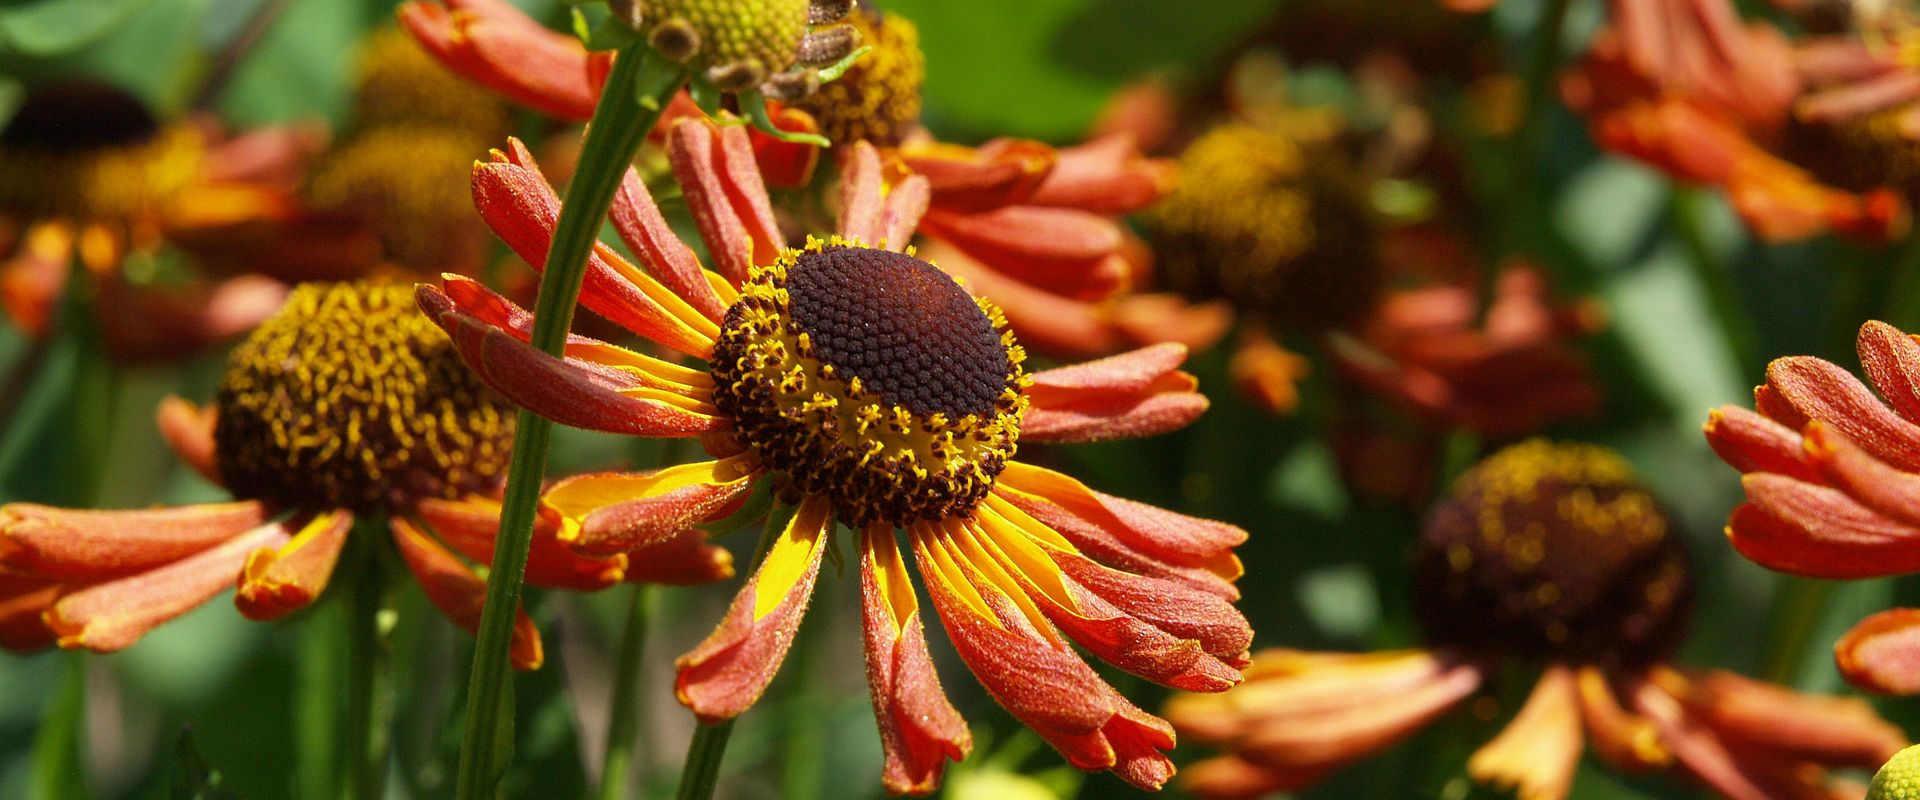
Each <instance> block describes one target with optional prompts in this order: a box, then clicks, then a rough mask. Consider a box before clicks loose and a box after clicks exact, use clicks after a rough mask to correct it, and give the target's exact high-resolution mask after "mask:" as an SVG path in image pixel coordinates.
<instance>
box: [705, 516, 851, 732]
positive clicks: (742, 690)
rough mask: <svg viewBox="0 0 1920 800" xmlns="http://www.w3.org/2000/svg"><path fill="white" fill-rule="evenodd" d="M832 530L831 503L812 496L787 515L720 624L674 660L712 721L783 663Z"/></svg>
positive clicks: (739, 706) (748, 702) (754, 694)
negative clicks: (777, 534)
mask: <svg viewBox="0 0 1920 800" xmlns="http://www.w3.org/2000/svg"><path fill="white" fill-rule="evenodd" d="M832 532H833V512H832V508H831V507H830V506H829V505H828V504H827V502H826V501H825V500H824V499H821V498H819V497H817V496H816V497H808V498H807V499H806V500H805V501H803V502H802V503H801V504H800V508H799V511H798V512H796V513H795V514H794V516H793V519H792V520H790V521H788V523H787V527H786V529H785V530H784V531H782V532H781V534H780V537H779V538H778V539H776V540H775V541H774V543H773V546H772V547H769V548H767V553H766V556H765V558H764V559H763V560H762V561H761V562H760V567H759V569H756V570H754V573H753V577H751V578H748V579H747V582H746V584H745V585H744V586H741V587H740V593H739V594H737V595H735V596H734V599H733V606H732V607H731V608H729V609H728V610H727V616H726V618H725V619H722V620H721V621H720V625H719V627H717V628H715V629H714V631H713V633H712V634H710V635H708V636H707V638H706V640H705V641H703V642H701V643H700V644H699V645H698V646H697V647H695V648H693V649H692V650H690V651H688V652H687V654H686V655H683V656H681V657H680V658H679V660H677V661H675V662H674V666H675V667H677V668H678V669H679V675H678V677H677V678H675V680H674V694H675V695H676V696H678V697H679V698H680V703H681V704H682V705H684V706H686V707H687V708H689V709H692V710H693V713H694V714H696V715H698V716H699V717H700V720H701V721H702V722H707V723H712V722H716V721H719V720H723V719H731V718H733V717H736V716H739V715H740V713H741V712H743V711H746V710H747V709H748V708H751V707H752V706H753V704H754V703H755V702H756V701H758V700H759V699H760V694H761V693H762V692H765V691H766V689H767V684H768V683H769V682H771V681H772V680H773V676H774V674H775V673H777V672H779V671H780V662H781V661H783V660H785V659H786V657H787V648H788V647H790V646H792V644H793V635H794V632H795V631H796V630H799V628H800V618H801V617H803V616H805V615H806V612H807V603H808V601H809V600H810V599H811V598H812V595H813V581H814V578H815V577H817V576H818V575H819V574H820V558H821V556H822V555H824V554H825V553H826V550H827V537H828V536H829V535H830V534H831V533H832Z"/></svg>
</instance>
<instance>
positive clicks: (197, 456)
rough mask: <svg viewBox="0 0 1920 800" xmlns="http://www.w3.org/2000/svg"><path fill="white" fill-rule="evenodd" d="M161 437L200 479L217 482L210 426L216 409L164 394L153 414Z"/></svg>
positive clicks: (211, 427) (217, 474)
mask: <svg viewBox="0 0 1920 800" xmlns="http://www.w3.org/2000/svg"><path fill="white" fill-rule="evenodd" d="M155 416H156V417H157V420H156V422H157V423H158V425H159V427H160V438H162V439H165V440H167V446H168V447H171V448H173V454H174V455H175V456H178V457H179V458H180V460H181V461H183V462H186V464H187V466H189V467H192V468H193V471H194V472H198V473H200V475H201V477H204V478H206V479H207V480H210V481H213V482H214V483H219V482H220V470H219V469H218V467H216V466H215V464H214V457H213V423H214V419H215V418H216V417H217V416H219V409H218V408H216V407H214V406H212V405H208V406H205V407H202V406H198V405H195V404H194V403H192V402H191V401H188V400H186V399H183V398H180V397H176V396H174V395H167V396H166V398H164V399H162V400H161V401H160V408H159V410H158V411H156V412H155Z"/></svg>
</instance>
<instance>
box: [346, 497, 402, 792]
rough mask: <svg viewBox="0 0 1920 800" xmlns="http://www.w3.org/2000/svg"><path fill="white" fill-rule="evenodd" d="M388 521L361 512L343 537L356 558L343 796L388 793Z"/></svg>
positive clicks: (350, 598) (349, 601)
mask: <svg viewBox="0 0 1920 800" xmlns="http://www.w3.org/2000/svg"><path fill="white" fill-rule="evenodd" d="M386 525H387V523H386V520H385V519H384V518H382V517H381V516H380V515H372V516H370V517H368V518H364V519H362V520H360V521H359V522H358V523H357V524H356V525H355V528H354V531H353V532H352V533H351V534H349V536H348V543H347V547H348V548H349V557H350V558H352V559H353V561H354V563H352V564H351V565H350V566H349V570H348V571H347V573H346V574H347V575H348V576H349V580H348V583H347V586H345V587H343V588H345V589H346V593H345V595H344V596H343V598H342V599H343V600H344V601H345V602H346V606H347V609H346V610H347V713H346V714H345V715H344V716H343V717H342V718H341V729H342V731H341V732H342V734H343V735H342V736H341V741H343V742H345V743H346V772H347V781H346V785H345V791H344V793H343V796H344V797H346V798H348V800H372V799H374V798H379V797H382V796H383V795H385V793H386V791H385V790H386V783H387V753H388V750H389V745H390V743H391V736H390V735H389V733H388V729H389V722H390V721H391V718H392V715H393V714H392V712H393V697H392V693H391V692H392V683H391V677H392V676H391V674H390V667H391V664H390V660H389V655H390V650H389V648H388V644H387V642H386V641H385V637H384V636H383V635H382V633H381V630H380V628H381V620H380V616H381V612H382V610H383V609H384V607H385V594H386V581H385V578H384V576H383V575H382V573H381V569H380V567H381V563H380V562H381V557H380V546H379V543H380V541H381V537H382V536H384V535H385V533H386V531H385V529H386Z"/></svg>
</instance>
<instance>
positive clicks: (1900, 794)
mask: <svg viewBox="0 0 1920 800" xmlns="http://www.w3.org/2000/svg"><path fill="white" fill-rule="evenodd" d="M1867 800H1920V745H1914V746H1912V747H1909V748H1907V749H1905V750H1902V751H1900V752H1898V753H1895V754H1894V756H1893V758H1891V759H1889V760H1888V761H1887V763H1886V765H1885V766H1883V767H1881V768H1880V771H1879V772H1876V773H1874V775H1873V785H1872V787H1871V788H1869V789H1867Z"/></svg>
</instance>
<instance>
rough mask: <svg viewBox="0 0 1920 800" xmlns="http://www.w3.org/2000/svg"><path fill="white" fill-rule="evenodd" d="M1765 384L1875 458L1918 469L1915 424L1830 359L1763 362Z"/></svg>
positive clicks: (1919, 442)
mask: <svg viewBox="0 0 1920 800" xmlns="http://www.w3.org/2000/svg"><path fill="white" fill-rule="evenodd" d="M1767 385H1768V386H1769V387H1772V388H1773V390H1774V391H1775V392H1777V393H1778V394H1779V396H1780V398H1781V399H1782V400H1785V401H1786V402H1787V403H1788V404H1790V405H1792V406H1793V408H1794V409H1795V410H1797V411H1799V412H1800V413H1801V414H1803V415H1805V416H1806V417H1807V418H1808V419H1813V420H1819V421H1821V422H1825V423H1828V424H1830V425H1832V426H1833V427H1834V428H1836V429H1838V430H1839V431H1840V432H1841V433H1844V434H1846V435H1847V438H1848V439H1851V440H1853V442H1854V443H1855V444H1857V445H1859V446H1860V447H1861V448H1863V449H1865V450H1866V451H1867V452H1869V453H1872V454H1874V456H1875V457H1877V458H1879V459H1880V460H1882V461H1885V462H1887V463H1890V464H1892V465H1894V466H1896V467H1900V468H1901V469H1905V470H1908V471H1913V472H1920V425H1915V424H1914V423H1912V422H1908V421H1907V420H1906V419H1904V418H1902V417H1901V416H1900V415H1898V414H1895V413H1894V412H1893V409H1890V408H1887V406H1886V404H1885V403H1882V402H1880V399H1879V398H1877V397H1875V396H1874V395H1873V392H1872V391H1871V390H1869V389H1868V388H1867V387H1866V386H1864V385H1862V384H1861V383H1860V379H1858V378H1855V377H1853V374H1852V373H1849V372H1847V371H1846V370H1844V369H1841V368H1840V367H1839V366H1838V365H1836V364H1834V363H1833V362H1830V361H1823V360H1821V359H1818V358H1813V357H1810V356H1788V357H1786V358H1777V359H1774V361H1773V363H1771V364H1768V365H1767Z"/></svg>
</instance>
